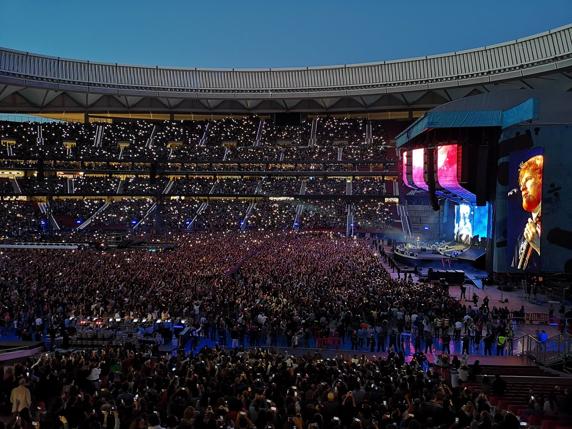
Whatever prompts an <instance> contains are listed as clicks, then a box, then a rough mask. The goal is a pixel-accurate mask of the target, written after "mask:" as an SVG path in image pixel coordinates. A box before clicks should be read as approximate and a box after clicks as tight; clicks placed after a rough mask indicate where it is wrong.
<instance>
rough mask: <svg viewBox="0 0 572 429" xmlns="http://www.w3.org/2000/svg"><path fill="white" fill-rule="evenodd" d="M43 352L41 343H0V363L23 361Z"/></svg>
mask: <svg viewBox="0 0 572 429" xmlns="http://www.w3.org/2000/svg"><path fill="white" fill-rule="evenodd" d="M42 351H44V344H43V343H42V342H41V341H18V340H13V341H0V362H7V361H12V360H18V359H25V358H27V357H29V356H34V355H36V354H38V353H41V352H42Z"/></svg>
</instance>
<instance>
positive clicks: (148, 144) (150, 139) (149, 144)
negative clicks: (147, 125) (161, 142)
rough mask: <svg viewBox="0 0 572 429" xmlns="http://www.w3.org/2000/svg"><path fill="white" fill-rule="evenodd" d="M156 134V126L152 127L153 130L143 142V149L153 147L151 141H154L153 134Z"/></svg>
mask: <svg viewBox="0 0 572 429" xmlns="http://www.w3.org/2000/svg"><path fill="white" fill-rule="evenodd" d="M156 132H157V125H153V129H152V130H151V134H150V135H149V137H148V138H147V140H145V149H149V148H150V147H151V146H153V140H154V139H155V133H156Z"/></svg>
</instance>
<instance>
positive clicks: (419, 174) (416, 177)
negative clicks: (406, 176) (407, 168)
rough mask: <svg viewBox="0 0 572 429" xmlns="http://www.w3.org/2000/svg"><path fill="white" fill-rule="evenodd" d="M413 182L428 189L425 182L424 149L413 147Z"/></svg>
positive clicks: (421, 187)
mask: <svg viewBox="0 0 572 429" xmlns="http://www.w3.org/2000/svg"><path fill="white" fill-rule="evenodd" d="M411 153H412V155H411V156H412V165H413V183H414V184H415V186H417V187H418V188H420V189H424V190H426V191H428V190H429V186H427V183H426V182H425V177H424V173H425V149H423V148H421V149H414V150H413V151H412V152H411Z"/></svg>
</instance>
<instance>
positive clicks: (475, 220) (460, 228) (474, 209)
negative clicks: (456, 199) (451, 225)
mask: <svg viewBox="0 0 572 429" xmlns="http://www.w3.org/2000/svg"><path fill="white" fill-rule="evenodd" d="M488 230H489V206H488V204H487V205H486V206H474V205H471V204H458V205H456V206H455V229H454V236H455V240H456V241H459V242H461V243H465V244H471V242H472V239H473V238H474V237H478V238H479V239H483V238H487V236H488Z"/></svg>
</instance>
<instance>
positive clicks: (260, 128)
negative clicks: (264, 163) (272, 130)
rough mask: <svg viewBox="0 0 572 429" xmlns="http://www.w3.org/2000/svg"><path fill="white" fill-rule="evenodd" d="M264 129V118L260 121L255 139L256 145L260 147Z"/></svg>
mask: <svg viewBox="0 0 572 429" xmlns="http://www.w3.org/2000/svg"><path fill="white" fill-rule="evenodd" d="M263 130H264V119H261V120H260V122H259V123H258V129H257V130H256V138H255V139H254V147H260V141H261V140H262V131H263Z"/></svg>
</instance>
